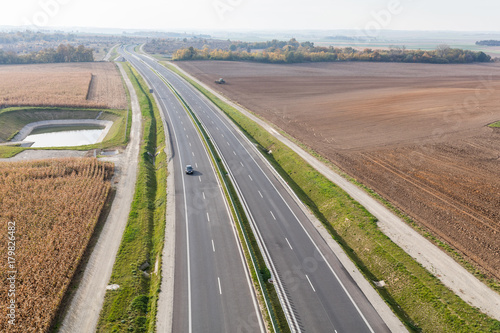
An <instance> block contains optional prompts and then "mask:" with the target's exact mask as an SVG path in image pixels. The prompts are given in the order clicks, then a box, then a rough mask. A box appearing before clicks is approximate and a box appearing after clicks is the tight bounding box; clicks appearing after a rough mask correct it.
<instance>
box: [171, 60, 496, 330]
mask: <svg viewBox="0 0 500 333" xmlns="http://www.w3.org/2000/svg"><path fill="white" fill-rule="evenodd" d="M167 66H168V67H169V68H170V69H172V70H173V71H175V72H176V73H177V74H180V75H181V76H183V77H184V78H185V79H187V80H188V81H189V82H190V83H191V84H193V85H194V86H195V87H196V88H197V89H198V90H200V91H201V92H202V93H203V94H204V95H205V96H207V97H208V98H209V99H210V100H212V101H213V102H214V103H215V104H216V105H217V106H218V107H219V108H221V109H222V110H223V111H224V112H225V113H226V115H227V116H229V118H231V119H232V120H233V121H234V122H235V123H236V124H237V125H238V126H239V127H240V129H241V130H242V131H243V132H244V133H245V134H246V135H247V136H248V137H249V138H250V140H252V141H253V142H254V143H256V144H257V146H258V148H259V149H260V150H261V151H262V152H263V153H265V154H263V155H264V156H265V157H266V158H267V159H268V160H269V161H270V162H271V164H272V165H273V166H274V167H275V168H276V170H277V171H278V172H279V173H280V174H281V175H282V176H283V178H284V179H285V180H286V181H287V182H288V184H289V185H290V186H291V187H292V189H293V190H294V191H295V193H297V195H298V196H299V198H300V199H301V200H302V201H303V202H304V203H305V204H306V205H307V206H308V207H309V208H310V209H311V211H312V212H313V213H314V214H315V215H316V217H317V218H318V219H319V220H320V221H321V222H322V223H323V225H324V226H325V227H326V228H327V230H328V231H329V232H330V234H331V235H332V237H333V238H334V239H335V240H336V241H337V242H338V243H339V244H340V245H341V246H342V247H343V249H344V250H345V252H346V253H347V254H348V255H349V256H350V258H351V260H352V261H353V262H354V263H355V264H356V265H357V267H358V268H359V269H360V270H361V272H362V273H363V274H364V275H365V277H366V278H367V279H368V280H369V281H372V282H373V281H380V280H384V281H385V282H386V286H385V287H384V288H376V289H377V291H378V292H379V294H380V295H381V296H382V298H383V299H384V300H385V301H386V303H387V304H388V305H389V306H390V307H391V308H392V310H393V311H394V312H395V313H396V314H397V315H398V316H399V318H400V319H401V320H402V322H403V323H405V325H406V326H407V328H408V329H409V330H410V331H414V332H420V331H423V332H500V322H499V321H497V320H494V319H491V318H489V317H488V316H486V315H485V314H483V313H481V312H480V311H479V310H478V309H477V308H475V307H472V306H470V305H468V304H467V303H466V302H464V301H463V300H462V299H461V298H460V297H458V296H457V295H455V294H454V293H453V292H452V291H450V290H449V289H448V288H447V287H446V286H444V285H443V284H442V283H441V282H440V281H439V279H437V278H436V277H435V276H433V275H432V274H431V273H429V272H428V271H427V270H426V269H425V268H423V267H422V266H421V265H420V264H419V263H417V262H416V261H415V260H413V258H412V257H410V256H409V255H408V254H407V253H406V252H404V250H402V249H401V248H400V247H398V246H397V245H396V244H394V243H393V242H392V241H391V240H390V239H389V238H388V237H387V236H386V235H384V234H383V233H382V232H381V231H380V229H379V228H378V226H377V220H376V218H375V217H374V216H372V215H371V214H370V213H369V212H368V211H366V210H365V209H364V208H363V207H362V206H361V205H360V204H359V203H357V202H356V201H355V200H353V199H352V198H351V197H350V196H349V195H348V194H347V193H346V192H344V191H343V190H342V189H341V188H339V187H338V186H336V185H335V184H333V183H332V182H331V181H329V180H328V179H327V178H326V177H324V176H323V175H322V174H320V173H319V172H318V171H316V170H315V169H314V168H312V167H311V166H310V165H309V164H307V163H306V162H305V161H304V160H303V159H302V158H301V157H300V156H298V155H297V154H296V153H295V152H293V151H292V150H291V149H290V148H288V147H287V146H286V145H284V144H283V143H282V142H280V141H279V140H278V139H276V138H275V137H273V136H272V135H271V134H270V133H268V132H267V131H266V130H264V129H263V128H262V127H261V126H259V125H258V124H256V123H255V122H253V121H252V120H250V119H249V118H247V117H246V116H244V115H243V114H242V113H240V112H239V111H238V110H236V109H235V108H233V107H231V106H229V105H228V104H226V103H225V102H223V101H222V100H220V99H219V98H218V97H216V96H215V95H213V94H212V93H210V92H209V91H208V90H206V89H205V88H203V87H202V86H200V85H199V84H197V83H196V82H194V81H192V80H190V79H189V78H187V77H186V76H185V75H183V73H181V72H180V71H178V70H177V69H176V68H175V67H173V66H171V65H167ZM270 148H272V151H273V153H272V154H267V151H268V150H269V149H270Z"/></svg>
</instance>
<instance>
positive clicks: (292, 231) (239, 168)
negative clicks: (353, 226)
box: [134, 54, 389, 333]
mask: <svg viewBox="0 0 500 333" xmlns="http://www.w3.org/2000/svg"><path fill="white" fill-rule="evenodd" d="M136 56H137V57H139V58H140V59H141V60H142V62H141V65H140V66H142V67H144V64H147V65H148V66H149V67H150V69H149V70H147V69H146V68H145V67H144V70H143V74H144V75H145V76H146V77H147V78H148V79H149V80H151V81H154V80H157V78H158V75H161V76H163V77H164V78H165V79H166V80H167V81H168V82H169V83H170V84H171V85H172V86H173V87H174V88H175V89H176V90H177V91H178V93H179V94H180V95H181V96H182V97H183V99H184V100H185V101H186V102H187V103H188V104H189V105H190V107H191V109H192V110H193V111H194V113H195V114H196V115H197V117H198V118H199V119H200V121H201V122H202V123H203V124H204V126H205V128H206V130H207V131H208V132H209V133H210V135H211V137H212V141H213V142H214V143H215V145H216V146H217V147H218V150H219V151H220V154H221V156H222V157H223V159H224V160H225V162H226V164H227V165H228V167H229V171H230V174H231V175H232V177H233V179H234V181H235V184H236V187H237V188H238V189H239V191H240V194H241V196H242V198H243V203H244V206H245V208H246V209H247V212H248V214H249V215H250V217H251V220H252V221H253V223H254V225H255V228H256V231H257V232H256V237H257V238H258V239H259V240H260V242H261V244H262V246H263V248H264V255H265V256H266V258H267V259H268V264H269V266H270V270H271V272H272V274H273V278H274V279H275V284H276V286H277V290H278V293H279V294H280V296H281V298H282V304H283V307H284V310H285V312H286V313H287V316H288V319H289V323H290V326H291V329H292V331H295V332H338V333H341V332H388V331H389V329H388V328H387V326H386V325H385V323H384V322H383V320H382V319H381V318H380V316H379V315H378V313H377V312H376V311H375V309H374V308H373V306H372V305H371V304H370V302H369V301H368V300H367V299H366V297H365V295H364V294H363V292H362V291H361V290H360V289H359V288H358V286H357V285H356V284H355V283H354V281H353V280H352V279H351V277H350V275H349V274H348V272H346V270H345V268H344V267H343V266H342V264H341V263H340V262H339V260H338V259H337V257H336V256H335V255H334V253H333V252H332V251H331V250H330V248H329V247H328V246H327V244H326V243H325V241H324V240H323V238H322V237H321V236H320V235H319V233H318V232H317V231H316V229H315V228H314V226H313V225H312V223H311V222H310V221H309V219H308V218H307V216H306V215H305V214H304V213H303V212H302V210H301V209H300V207H299V205H298V204H297V202H296V201H295V200H296V198H294V197H292V196H291V195H290V194H289V192H288V191H287V190H286V188H285V187H284V186H283V185H282V182H280V181H279V180H278V179H277V178H276V176H275V175H274V173H273V172H272V171H271V170H270V166H269V165H268V163H267V162H266V161H264V160H263V159H262V158H261V157H260V156H259V155H258V154H259V152H258V151H257V150H256V149H255V147H254V146H253V145H252V143H251V142H250V141H249V140H248V139H247V138H246V137H245V136H244V135H243V134H242V133H241V132H240V131H239V130H237V129H236V128H235V126H234V125H233V124H232V123H231V122H230V121H229V120H227V119H226V118H225V117H224V116H223V115H222V114H221V111H220V110H218V109H217V108H216V107H215V106H213V104H212V103H211V102H209V101H208V100H207V99H206V98H205V97H204V96H203V95H201V93H199V92H198V91H197V90H196V89H195V88H194V87H192V86H190V85H189V84H188V83H186V82H185V81H184V80H183V79H181V78H180V77H179V76H177V75H176V74H174V73H173V72H171V71H169V70H168V69H166V68H165V67H163V66H161V65H160V64H158V63H157V62H156V61H155V60H154V59H152V58H150V57H148V56H144V55H140V54H137V55H136ZM134 65H135V63H134ZM138 66H139V65H138ZM151 68H152V69H154V70H155V71H156V73H154V72H153V71H152V70H151ZM155 93H157V94H158V95H159V96H160V98H162V99H163V98H164V94H165V93H164V91H163V90H157V91H155ZM179 112H180V110H179ZM184 117H185V118H184V119H186V120H185V121H184V124H185V123H186V121H187V117H186V116H184ZM183 126H184V125H183V124H181V125H175V124H174V125H173V127H174V130H175V131H177V132H181V133H182V132H183ZM178 140H179V142H182V141H185V142H184V143H183V144H184V145H185V144H187V141H188V139H187V138H184V137H182V138H180V137H178ZM186 148H187V147H186ZM200 149H201V148H200ZM195 169H197V170H198V172H201V173H206V172H209V170H207V169H204V168H203V169H201V168H199V167H198V168H195ZM193 178H195V177H193ZM179 195H180V194H179ZM179 268H181V269H182V266H180V263H179V266H177V267H176V269H179ZM194 299H195V298H194V297H193V300H194ZM178 301H179V298H177V299H176V300H175V302H178ZM233 301H234V300H233ZM175 306H178V304H175ZM175 321H176V318H175V316H174V322H175ZM208 322H210V321H207V323H208Z"/></svg>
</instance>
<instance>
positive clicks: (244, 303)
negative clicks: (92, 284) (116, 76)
mask: <svg viewBox="0 0 500 333" xmlns="http://www.w3.org/2000/svg"><path fill="white" fill-rule="evenodd" d="M128 51H129V52H133V49H132V47H129V48H128ZM124 56H125V57H126V58H127V60H128V61H129V62H130V63H131V64H133V66H134V67H135V68H136V69H137V70H138V71H139V72H140V73H141V75H142V76H143V77H145V78H146V80H147V81H148V84H149V85H150V87H151V88H152V89H153V90H154V93H155V94H157V99H158V100H159V103H160V105H159V107H160V109H161V112H163V113H164V115H165V120H166V122H167V127H168V129H169V131H170V140H171V143H172V147H171V149H172V156H173V159H174V170H173V172H174V177H175V205H176V209H175V214H176V216H175V220H176V228H175V229H176V235H175V243H176V244H175V245H176V251H175V279H174V281H175V282H174V283H175V284H174V307H173V324H172V329H171V331H172V332H217V333H219V332H264V331H265V328H264V325H263V322H262V319H261V315H260V311H259V307H258V304H257V301H256V298H255V295H254V290H253V287H252V282H251V279H250V275H249V271H248V269H247V267H246V264H245V263H244V257H243V252H242V250H241V246H240V244H239V242H238V240H237V234H236V229H235V226H234V224H233V222H232V220H231V218H230V214H229V212H228V209H227V207H226V204H225V201H224V197H223V194H222V191H221V187H220V184H219V183H218V179H217V177H216V175H215V171H214V170H213V167H212V164H211V162H210V159H209V157H208V155H207V152H206V151H205V147H204V145H203V143H202V141H201V139H200V137H199V134H198V132H197V130H196V128H195V127H194V124H193V123H192V121H191V119H190V118H189V117H188V115H187V113H186V111H185V110H184V109H183V107H182V106H181V104H180V102H179V100H178V99H177V98H176V97H175V95H174V94H173V93H172V91H171V90H169V88H168V87H167V85H166V84H165V83H164V82H163V81H162V80H161V79H160V78H159V77H158V76H157V75H155V74H154V73H153V72H152V71H151V70H150V69H149V68H148V66H147V65H146V64H144V63H143V62H141V61H139V60H138V59H137V58H136V56H134V55H131V54H130V53H124ZM187 164H190V165H192V166H193V168H194V173H193V174H191V175H187V174H185V167H186V165H187ZM160 297H161V294H160ZM162 316H163V315H162V314H160V313H159V314H158V318H159V320H162Z"/></svg>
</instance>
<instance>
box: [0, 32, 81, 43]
mask: <svg viewBox="0 0 500 333" xmlns="http://www.w3.org/2000/svg"><path fill="white" fill-rule="evenodd" d="M75 37H76V36H75V35H74V34H62V33H54V34H45V33H42V32H38V31H37V32H35V31H30V30H26V31H16V32H0V44H13V43H17V42H41V41H45V42H57V41H58V42H64V41H73V40H74V39H75Z"/></svg>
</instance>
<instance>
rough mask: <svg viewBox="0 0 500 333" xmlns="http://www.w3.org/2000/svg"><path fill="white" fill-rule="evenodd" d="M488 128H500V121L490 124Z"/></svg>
mask: <svg viewBox="0 0 500 333" xmlns="http://www.w3.org/2000/svg"><path fill="white" fill-rule="evenodd" d="M488 126H489V127H493V128H500V121H497V122H496V123H493V124H490V125H488Z"/></svg>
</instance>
